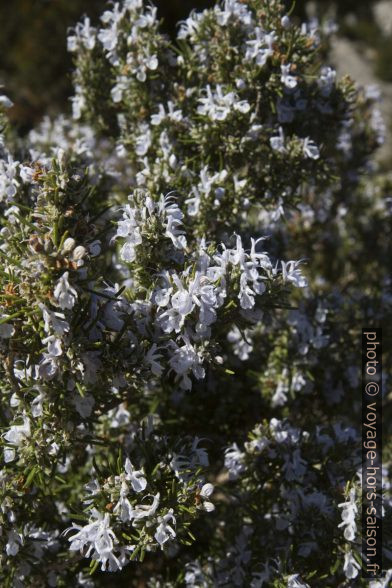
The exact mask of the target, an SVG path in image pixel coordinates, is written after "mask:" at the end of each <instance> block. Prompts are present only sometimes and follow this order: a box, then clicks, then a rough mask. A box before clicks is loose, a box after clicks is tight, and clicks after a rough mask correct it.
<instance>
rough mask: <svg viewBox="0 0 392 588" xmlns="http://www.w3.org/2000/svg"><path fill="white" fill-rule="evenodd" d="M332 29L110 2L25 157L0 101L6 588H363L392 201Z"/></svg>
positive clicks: (387, 488)
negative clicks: (365, 402) (370, 418)
mask: <svg viewBox="0 0 392 588" xmlns="http://www.w3.org/2000/svg"><path fill="white" fill-rule="evenodd" d="M326 28H328V27H325V26H323V25H322V23H320V24H317V23H316V22H315V21H312V22H310V23H304V24H302V25H301V26H299V23H298V22H297V21H296V20H295V18H294V17H293V16H292V15H289V14H286V12H285V10H284V8H283V6H282V5H281V3H279V2H278V1H277V0H276V1H275V0H272V1H266V0H241V1H240V0H224V1H222V2H218V3H216V4H215V6H213V7H212V8H210V9H207V10H204V11H202V12H196V11H195V12H192V13H191V14H190V15H189V17H188V18H187V19H186V20H185V21H183V22H181V23H179V27H178V32H177V36H176V39H175V40H170V39H169V38H168V37H167V36H166V35H165V34H164V33H162V32H161V26H160V23H159V19H158V18H157V10H156V8H155V7H154V6H151V5H146V4H145V3H144V2H143V0H121V1H119V2H115V3H113V4H110V5H108V7H107V10H105V11H104V13H103V15H102V17H101V19H100V21H99V22H92V21H90V20H89V18H88V17H85V18H84V20H83V21H82V22H80V23H79V24H76V26H75V27H74V29H72V30H71V31H70V32H69V38H68V48H69V50H70V51H71V53H72V54H73V56H74V59H75V71H74V96H73V98H72V100H71V103H72V117H67V116H65V115H64V116H59V117H58V118H57V119H55V120H50V119H48V118H45V119H44V120H43V121H42V123H41V124H40V125H39V126H38V127H37V128H35V129H33V130H32V131H31V132H30V133H29V134H28V135H27V136H26V137H24V138H19V137H16V136H15V134H14V133H13V131H12V129H11V128H10V126H9V125H8V123H7V121H6V109H7V108H9V107H10V106H11V103H10V101H9V100H8V99H7V98H6V97H5V96H2V97H0V111H1V112H0V128H1V129H2V134H1V136H0V221H1V228H0V259H1V261H2V264H1V270H0V355H1V360H2V361H1V362H0V363H1V367H0V382H1V389H2V400H1V406H0V421H1V432H0V444H1V449H2V451H1V454H0V458H1V460H2V469H1V472H0V503H1V507H0V583H2V585H3V584H4V586H15V587H16V588H23V586H26V587H28V586H32V587H35V586H44V585H45V586H46V585H48V586H51V587H52V586H53V587H55V586H58V587H59V588H61V587H63V586H64V587H65V586H88V588H93V587H94V586H96V587H97V588H99V587H100V586H107V585H108V582H109V584H110V585H111V584H113V583H115V584H117V583H118V585H119V586H135V587H136V586H141V585H143V586H144V585H145V586H149V588H153V587H155V588H162V587H165V588H172V587H173V588H174V587H175V586H187V587H193V588H201V587H203V588H210V587H222V588H223V587H226V588H228V587H231V586H234V587H239V588H241V587H243V588H245V587H247V586H250V587H251V588H261V587H266V586H271V587H272V586H273V587H276V588H278V587H279V588H283V587H287V588H300V587H303V588H306V587H310V586H317V588H319V587H320V588H329V587H330V586H338V585H339V586H343V585H348V584H350V585H351V584H352V585H353V586H354V584H353V582H354V583H355V586H357V585H358V586H362V580H361V578H360V561H361V560H360V553H359V546H360V541H361V534H360V526H359V519H358V513H359V503H360V496H361V487H360V479H359V478H360V476H359V470H360V463H361V453H360V441H359V433H360V431H359V423H360V415H361V406H360V398H359V396H358V389H359V388H358V386H359V377H360V370H359V364H358V361H359V359H358V358H359V357H360V356H359V355H358V341H359V340H360V337H359V329H360V325H361V324H363V321H364V317H366V320H368V321H369V322H372V323H373V324H381V322H382V321H383V320H385V319H387V318H392V280H391V279H390V277H388V273H387V272H385V268H386V267H389V266H388V263H389V257H390V247H389V245H390V240H391V228H390V227H391V223H390V217H391V212H392V207H391V196H390V194H391V191H392V179H391V175H390V173H386V172H385V173H381V172H380V171H379V170H377V168H376V166H375V165H374V163H373V162H372V160H371V159H370V156H371V155H372V153H373V152H374V150H375V149H376V148H377V146H378V145H380V144H381V143H382V140H383V133H384V132H385V128H384V127H383V123H382V121H381V120H380V116H379V113H378V110H377V107H376V105H375V102H376V101H377V96H376V92H375V91H374V89H362V88H359V87H358V86H357V85H356V84H355V83H354V82H353V81H352V80H351V79H349V78H348V77H346V78H343V79H342V80H339V79H338V77H337V75H336V72H335V69H334V68H333V64H332V63H328V59H329V58H328V57H327V56H328V42H329V41H328V35H327V30H326ZM329 28H330V27H329ZM3 111H4V112H3ZM3 131H4V132H3ZM364 171H366V174H364V173H363V172H364ZM384 366H386V367H385V369H384V372H385V378H386V379H388V378H390V377H391V374H390V367H389V366H388V362H384ZM385 410H386V413H387V412H388V407H387V406H386V408H385ZM388 414H389V413H388ZM387 417H388V415H387ZM388 422H390V419H389V420H388V418H387V419H386V421H385V427H386V428H388ZM385 445H386V452H385V462H384V469H383V484H384V515H385V518H386V520H389V519H390V516H391V512H392V499H391V484H390V482H389V478H390V475H391V471H392V469H391V468H392V465H391V461H390V455H391V445H390V440H389V437H388V436H386V443H385ZM391 552H392V551H391V548H390V546H389V544H388V543H386V548H385V550H384V563H385V567H389V568H391V565H392V564H391V555H390V554H391ZM114 572H115V576H112V575H111V573H114ZM390 576H391V569H389V571H387V572H386V576H385V580H383V579H377V580H374V582H372V583H371V588H381V587H382V586H385V587H386V586H387V584H388V582H390ZM108 577H109V579H108Z"/></svg>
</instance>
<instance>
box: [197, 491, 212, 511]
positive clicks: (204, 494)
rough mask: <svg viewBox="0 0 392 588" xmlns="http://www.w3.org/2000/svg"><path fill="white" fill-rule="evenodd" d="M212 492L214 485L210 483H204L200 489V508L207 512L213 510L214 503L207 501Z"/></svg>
mask: <svg viewBox="0 0 392 588" xmlns="http://www.w3.org/2000/svg"><path fill="white" fill-rule="evenodd" d="M213 492H214V486H213V485H212V484H204V486H203V487H202V489H201V490H200V497H201V499H202V508H203V509H204V510H205V511H207V512H212V511H213V510H215V505H214V504H212V502H210V501H209V498H210V496H211V494H212V493H213Z"/></svg>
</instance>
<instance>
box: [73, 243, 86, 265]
mask: <svg viewBox="0 0 392 588" xmlns="http://www.w3.org/2000/svg"><path fill="white" fill-rule="evenodd" d="M86 253H87V251H86V249H85V248H84V247H83V245H78V246H77V247H76V248H75V249H74V252H73V255H72V258H73V259H74V260H75V261H77V260H79V259H82V257H84V256H85V255H86Z"/></svg>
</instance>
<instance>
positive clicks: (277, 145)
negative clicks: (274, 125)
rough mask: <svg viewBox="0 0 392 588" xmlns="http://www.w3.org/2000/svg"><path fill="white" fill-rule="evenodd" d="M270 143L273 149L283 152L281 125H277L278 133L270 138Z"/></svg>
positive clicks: (284, 149)
mask: <svg viewBox="0 0 392 588" xmlns="http://www.w3.org/2000/svg"><path fill="white" fill-rule="evenodd" d="M270 145H271V147H272V149H273V150H274V151H278V152H279V153H285V151H286V147H285V144H284V133H283V129H282V127H279V135H277V136H274V137H271V138H270Z"/></svg>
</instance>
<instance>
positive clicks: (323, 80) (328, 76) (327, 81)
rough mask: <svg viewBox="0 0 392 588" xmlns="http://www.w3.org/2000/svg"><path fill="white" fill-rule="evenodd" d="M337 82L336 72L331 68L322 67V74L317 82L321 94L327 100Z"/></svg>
mask: <svg viewBox="0 0 392 588" xmlns="http://www.w3.org/2000/svg"><path fill="white" fill-rule="evenodd" d="M335 80H336V71H335V70H334V69H332V68H331V67H322V68H321V74H320V77H319V79H318V80H317V84H318V87H319V88H320V93H321V95H322V96H324V97H325V98H326V97H328V96H329V95H330V93H331V91H332V88H333V86H334V84H335Z"/></svg>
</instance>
